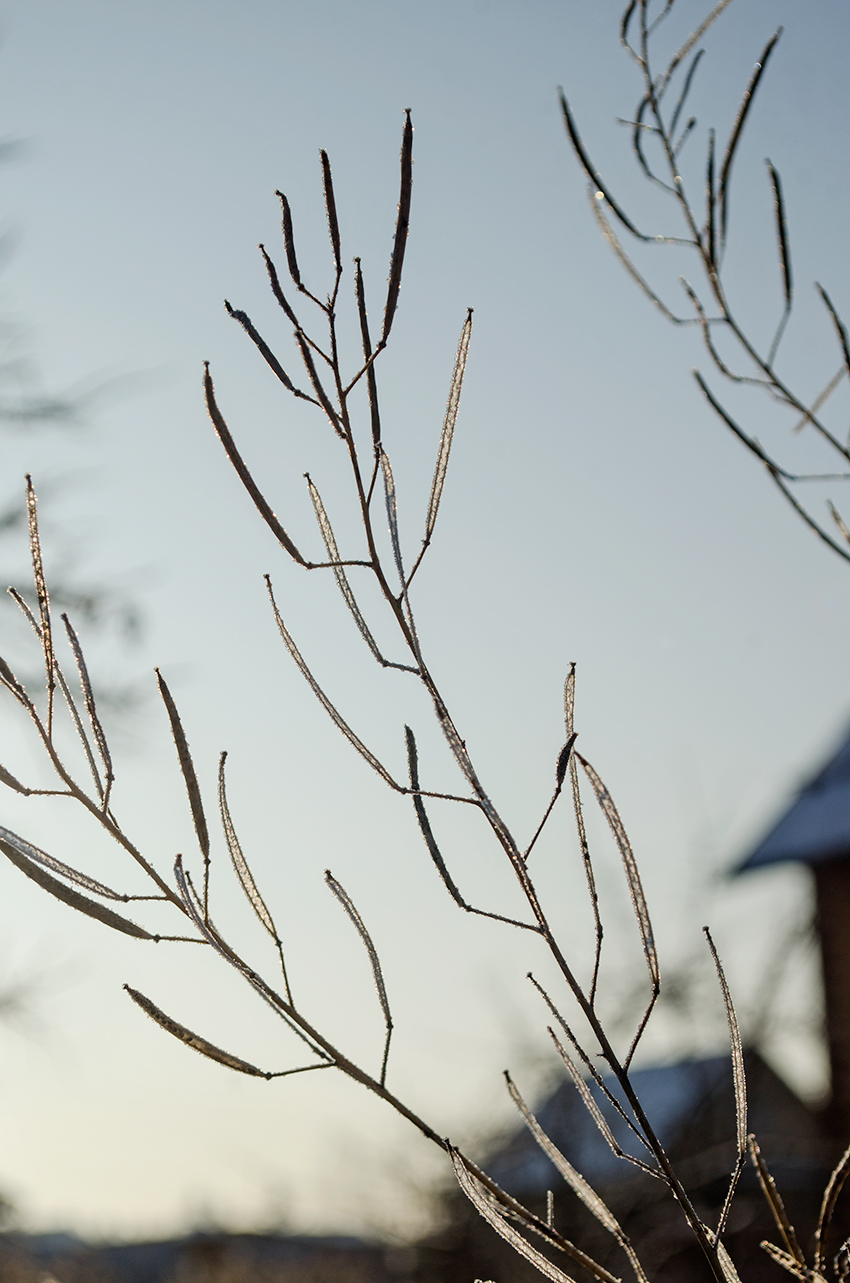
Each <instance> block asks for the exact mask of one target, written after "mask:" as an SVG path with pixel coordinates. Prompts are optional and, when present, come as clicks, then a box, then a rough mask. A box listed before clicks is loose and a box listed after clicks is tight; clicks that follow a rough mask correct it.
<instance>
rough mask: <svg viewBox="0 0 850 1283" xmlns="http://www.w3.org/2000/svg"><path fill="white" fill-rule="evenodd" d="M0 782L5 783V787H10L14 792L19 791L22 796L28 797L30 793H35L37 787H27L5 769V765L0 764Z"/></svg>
mask: <svg viewBox="0 0 850 1283" xmlns="http://www.w3.org/2000/svg"><path fill="white" fill-rule="evenodd" d="M0 784H5V785H6V787H7V788H10V789H12V790H13V791H14V792H15V793H20V794H21V795H22V796H23V797H29V796H30V794H32V793H37V792H39V791H40V790H38V789H29V788H27V786H26V784H22V783H21V781H20V780H19V779H17V778H16V777H15V776H14V775H13V774H12V772H11V771H7V770H6V768H5V766H0Z"/></svg>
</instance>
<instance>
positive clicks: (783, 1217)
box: [747, 1135, 806, 1271]
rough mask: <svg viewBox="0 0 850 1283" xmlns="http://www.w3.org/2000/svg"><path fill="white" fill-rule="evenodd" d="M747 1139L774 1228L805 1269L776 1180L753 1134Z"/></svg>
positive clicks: (795, 1235)
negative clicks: (774, 1223) (774, 1224)
mask: <svg viewBox="0 0 850 1283" xmlns="http://www.w3.org/2000/svg"><path fill="white" fill-rule="evenodd" d="M747 1140H748V1143H749V1147H750V1156H751V1158H752V1160H753V1167H755V1169H756V1171H757V1173H758V1178H759V1184H760V1185H761V1188H762V1193H763V1194H764V1196H765V1199H766V1200H767V1205H768V1207H769V1208H770V1210H771V1213H772V1215H773V1219H774V1221H775V1222H776V1228H777V1229H778V1230H779V1233H780V1234H781V1235H782V1241H783V1243H784V1244H785V1246H786V1248H787V1249H788V1252H789V1254H790V1255H791V1256H792V1257H793V1259H794V1260H795V1261H796V1263H797V1265H798V1266H800V1268H801V1269H802V1270H804V1271H805V1269H806V1258H805V1256H804V1255H803V1251H802V1248H801V1247H800V1244H799V1243H798V1241H797V1234H796V1232H795V1230H794V1226H793V1225H792V1224H791V1222H790V1220H789V1219H788V1213H787V1212H786V1210H785V1204H784V1203H783V1201H782V1195H781V1194H780V1193H779V1190H778V1189H777V1188H776V1182H775V1181H774V1179H773V1177H772V1176H771V1174H770V1172H769V1171H768V1167H767V1163H766V1162H765V1161H764V1158H763V1157H762V1153H761V1149H760V1148H759V1145H758V1142H757V1141H756V1138H755V1136H752V1135H750V1136H748V1137H747ZM762 1246H764V1245H762Z"/></svg>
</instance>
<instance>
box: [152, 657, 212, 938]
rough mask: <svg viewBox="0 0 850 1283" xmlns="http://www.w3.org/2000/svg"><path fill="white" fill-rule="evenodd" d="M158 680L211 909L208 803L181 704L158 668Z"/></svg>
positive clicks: (206, 899) (205, 891)
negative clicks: (196, 768) (204, 799)
mask: <svg viewBox="0 0 850 1283" xmlns="http://www.w3.org/2000/svg"><path fill="white" fill-rule="evenodd" d="M155 671H156V680H157V684H158V686H159V693H160V695H161V696H162V702H163V704H164V705H165V711H166V713H167V714H168V720H169V722H170V724H171V734H172V735H173V737H174V747H175V748H176V749H177V760H178V762H179V763H180V772H181V774H182V776H183V783H184V784H185V785H186V793H187V795H188V798H189V808H190V810H191V812H192V823H193V824H194V826H195V834H196V836H197V839H198V846H199V847H200V849H201V855H202V857H203V860H204V913H206V912H207V910H208V908H209V905H208V899H209V895H208V891H209V864H210V834H209V829H208V828H207V817H206V815H205V814H204V803H203V800H202V798H201V789H200V786H199V784H198V777H197V775H196V774H195V764H194V762H193V761H192V754H191V753H190V751H189V742H188V740H187V739H186V732H185V731H184V730H183V723H182V722H181V720H180V714H179V713H178V711H177V705H176V704H175V703H174V700H173V698H172V696H171V691H170V690H169V689H168V685H167V683H166V680H165V678H164V677H163V675H162V673H161V672H160V671H159V669H158V668H157V669H156V670H155Z"/></svg>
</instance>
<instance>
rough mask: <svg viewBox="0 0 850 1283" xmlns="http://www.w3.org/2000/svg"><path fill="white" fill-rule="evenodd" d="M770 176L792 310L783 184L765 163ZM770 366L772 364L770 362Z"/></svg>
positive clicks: (785, 290) (781, 262) (781, 260)
mask: <svg viewBox="0 0 850 1283" xmlns="http://www.w3.org/2000/svg"><path fill="white" fill-rule="evenodd" d="M765 164H766V165H767V169H768V173H769V174H770V184H771V187H772V188H773V212H774V215H775V217H776V239H777V241H778V242H779V265H780V267H781V269H782V290H783V293H784V295H785V306H786V308H790V306H791V300H792V298H793V296H794V280H793V277H792V275H791V251H790V249H789V247H788V220H787V218H786V215H785V201H784V199H783V196H782V182H781V180H780V178H779V174H778V172H777V170H776V169H775V168H774V166H773V165H772V164H771V162H770V161H769V160H768V161H766V162H765ZM768 364H770V362H768Z"/></svg>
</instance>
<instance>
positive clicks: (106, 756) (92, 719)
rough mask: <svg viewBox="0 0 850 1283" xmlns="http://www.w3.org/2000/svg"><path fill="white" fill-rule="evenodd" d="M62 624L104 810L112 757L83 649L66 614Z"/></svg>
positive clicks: (110, 775)
mask: <svg viewBox="0 0 850 1283" xmlns="http://www.w3.org/2000/svg"><path fill="white" fill-rule="evenodd" d="M62 622H63V624H64V625H65V631H66V632H67V634H68V641H69V642H70V644H71V650H72V652H73V655H74V660H75V661H76V664H77V672H78V673H79V676H80V686H81V688H82V692H83V702H84V704H85V707H86V712H87V714H88V718H89V725H90V726H91V729H92V734H93V736H94V742H95V744H96V745H97V751H98V753H99V754H100V760H101V762H102V763H103V768H104V774H105V776H106V787H105V789H104V799H103V805H104V809H107V808H108V806H109V793H110V790H111V786H112V783H113V781H114V779H115V775H114V772H113V770H112V755H111V753H110V751H109V745H108V743H107V740H106V733H105V732H104V729H103V725H102V723H101V720H100V717H99V716H98V712H97V704H96V702H95V698H94V691H93V690H92V684H91V680H90V678H89V672H88V668H87V666H86V661H85V657H84V655H83V648H82V646H81V645H80V639H79V637H78V636H77V634H76V632H75V630H74V628H73V627H72V625H71V621H70V619H69V618H68V616H67V615H66V614H63V615H62Z"/></svg>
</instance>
